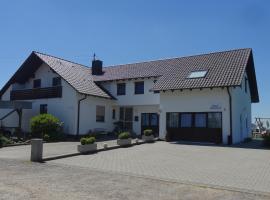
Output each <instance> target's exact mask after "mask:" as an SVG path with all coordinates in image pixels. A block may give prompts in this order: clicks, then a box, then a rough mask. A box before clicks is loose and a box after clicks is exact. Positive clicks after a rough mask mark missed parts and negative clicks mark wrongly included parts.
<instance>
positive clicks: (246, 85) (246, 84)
mask: <svg viewBox="0 0 270 200" xmlns="http://www.w3.org/2000/svg"><path fill="white" fill-rule="evenodd" d="M247 87H248V83H247V78H245V92H246V93H247Z"/></svg>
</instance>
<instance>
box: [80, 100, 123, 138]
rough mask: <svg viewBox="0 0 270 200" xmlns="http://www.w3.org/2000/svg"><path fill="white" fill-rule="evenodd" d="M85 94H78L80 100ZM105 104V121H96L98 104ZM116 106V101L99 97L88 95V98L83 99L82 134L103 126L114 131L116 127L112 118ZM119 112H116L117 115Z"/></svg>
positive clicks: (81, 114)
mask: <svg viewBox="0 0 270 200" xmlns="http://www.w3.org/2000/svg"><path fill="white" fill-rule="evenodd" d="M83 97H84V95H78V100H79V99H82V98H83ZM97 105H98V106H105V121H104V122H96V106H97ZM113 108H115V101H114V100H110V99H104V98H99V97H93V96H87V99H85V100H83V101H81V109H80V130H79V133H80V134H86V133H88V131H89V130H93V129H95V128H103V129H106V130H107V131H112V130H113V128H114V125H113V122H114V120H113V119H112V109H113ZM117 114H118V113H116V116H117ZM76 116H77V115H76Z"/></svg>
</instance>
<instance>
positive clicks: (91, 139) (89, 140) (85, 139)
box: [80, 137, 96, 145]
mask: <svg viewBox="0 0 270 200" xmlns="http://www.w3.org/2000/svg"><path fill="white" fill-rule="evenodd" d="M80 142H81V145H86V144H94V143H95V142H96V138H94V137H82V138H81V140H80Z"/></svg>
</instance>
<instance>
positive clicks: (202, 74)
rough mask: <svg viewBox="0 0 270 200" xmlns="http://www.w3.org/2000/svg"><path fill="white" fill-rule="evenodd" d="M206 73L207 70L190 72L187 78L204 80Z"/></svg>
mask: <svg viewBox="0 0 270 200" xmlns="http://www.w3.org/2000/svg"><path fill="white" fill-rule="evenodd" d="M206 73H207V71H206V70H200V71H193V72H190V74H189V75H188V77H187V78H204V77H205V75H206Z"/></svg>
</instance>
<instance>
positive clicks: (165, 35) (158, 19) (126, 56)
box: [0, 0, 270, 117]
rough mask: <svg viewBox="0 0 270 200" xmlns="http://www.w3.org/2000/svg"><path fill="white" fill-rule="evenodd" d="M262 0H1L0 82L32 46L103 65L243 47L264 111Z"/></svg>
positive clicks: (265, 22)
mask: <svg viewBox="0 0 270 200" xmlns="http://www.w3.org/2000/svg"><path fill="white" fill-rule="evenodd" d="M269 46H270V1H268V0H265V1H263V0H260V1H258V0H238V1H235V0H226V1H221V0H220V1H218V0H204V1H200V0H186V1H180V0H178V1H174V0H166V1H165V0H163V1H158V0H152V1H151V0H148V1H145V0H136V1H131V0H130V1H129V0H125V1H124V0H122V1H121V0H114V1H108V0H91V1H90V0H59V1H57V0H47V1H44V0H43V1H41V0H24V1H21V0H17V1H14V0H1V1H0V74H1V76H0V87H2V86H3V85H4V84H5V83H6V81H7V80H8V79H9V78H10V76H11V75H12V74H13V73H14V72H15V71H16V70H17V68H18V67H19V66H20V65H21V64H22V62H23V61H24V60H25V59H26V58H27V56H28V55H29V54H30V53H31V51H33V50H36V51H40V52H44V53H48V54H52V55H55V56H59V57H63V58H66V59H69V60H72V61H75V62H78V63H82V64H85V65H89V64H90V61H91V59H92V55H93V53H94V52H95V53H96V54H97V57H98V58H100V59H102V60H103V62H104V65H112V64H123V63H132V62H138V61H145V60H154V59H162V58H169V57H177V56H186V55H193V54H200V53H207V52H213V51H222V50H229V49H236V48H246V47H251V48H252V49H253V53H254V60H255V67H256V73H257V81H258V88H259V94H260V103H258V104H254V105H253V106H252V108H253V117H255V116H264V117H270V107H269V104H270V67H269V63H270V62H269V57H270V51H269Z"/></svg>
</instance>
